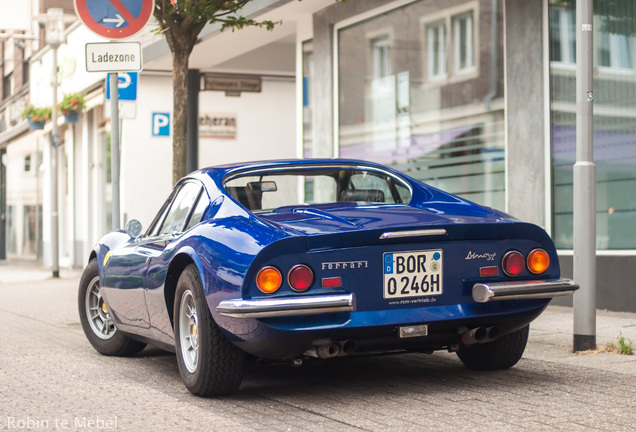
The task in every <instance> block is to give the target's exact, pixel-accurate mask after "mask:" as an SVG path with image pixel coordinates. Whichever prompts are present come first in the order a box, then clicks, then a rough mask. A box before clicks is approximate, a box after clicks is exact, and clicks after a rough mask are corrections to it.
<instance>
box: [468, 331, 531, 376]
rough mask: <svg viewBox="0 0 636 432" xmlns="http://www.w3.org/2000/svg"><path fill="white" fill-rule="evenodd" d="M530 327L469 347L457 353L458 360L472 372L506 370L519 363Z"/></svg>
mask: <svg viewBox="0 0 636 432" xmlns="http://www.w3.org/2000/svg"><path fill="white" fill-rule="evenodd" d="M529 332H530V326H529V325H527V326H525V327H523V328H522V329H519V330H517V331H515V332H512V333H510V334H507V335H504V336H501V337H500V338H499V339H497V340H495V341H493V342H487V343H484V344H479V345H471V346H467V347H464V348H462V349H460V350H459V351H457V356H458V357H459V359H460V360H461V361H462V363H464V365H466V367H468V368H469V369H473V370H480V371H491V370H499V369H508V368H511V367H513V366H514V365H516V364H517V362H519V360H520V359H521V356H522V355H523V352H524V351H525V349H526V344H527V343H528V333H529Z"/></svg>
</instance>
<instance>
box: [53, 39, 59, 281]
mask: <svg viewBox="0 0 636 432" xmlns="http://www.w3.org/2000/svg"><path fill="white" fill-rule="evenodd" d="M51 48H52V50H51V52H52V54H53V71H52V73H51V76H52V78H51V87H52V88H53V109H52V110H51V123H52V124H53V127H52V128H51V273H52V277H54V278H59V277H60V215H59V210H58V199H59V197H58V176H59V175H60V169H59V167H58V165H59V150H58V147H59V143H58V141H59V140H60V136H59V131H58V127H57V108H56V107H55V105H56V104H57V87H58V82H57V48H58V46H57V45H56V44H52V45H51Z"/></svg>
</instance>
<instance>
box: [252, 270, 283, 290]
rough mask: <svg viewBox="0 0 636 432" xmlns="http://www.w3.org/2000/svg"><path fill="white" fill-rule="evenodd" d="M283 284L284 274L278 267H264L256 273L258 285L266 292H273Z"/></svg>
mask: <svg viewBox="0 0 636 432" xmlns="http://www.w3.org/2000/svg"><path fill="white" fill-rule="evenodd" d="M282 284H283V275H282V274H281V273H280V271H279V270H278V269H277V268H276V267H271V266H267V267H263V268H262V269H260V270H259V271H258V274H257V275H256V286H257V287H258V289H259V290H261V291H263V292H264V293H265V294H271V293H274V292H276V291H278V289H279V288H280V286H281V285H282Z"/></svg>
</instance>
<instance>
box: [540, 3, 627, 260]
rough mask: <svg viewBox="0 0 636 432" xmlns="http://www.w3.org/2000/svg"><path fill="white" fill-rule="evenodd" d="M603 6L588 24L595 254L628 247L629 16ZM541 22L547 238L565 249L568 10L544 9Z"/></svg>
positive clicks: (571, 156) (570, 94)
mask: <svg viewBox="0 0 636 432" xmlns="http://www.w3.org/2000/svg"><path fill="white" fill-rule="evenodd" d="M604 4H605V6H606V7H604V8H603V9H604V12H603V13H604V14H606V15H602V16H601V15H595V16H594V23H593V28H594V29H595V33H594V35H593V39H594V41H595V42H594V44H595V49H594V58H593V63H594V83H593V87H594V95H595V97H594V136H593V142H594V162H595V164H596V217H597V228H596V232H597V241H596V243H597V248H598V249H600V250H604V249H605V250H608V249H614V250H616V249H636V231H634V228H633V227H634V223H636V70H635V68H634V47H635V43H636V39H635V34H634V28H635V26H634V23H635V22H636V15H635V11H634V9H633V7H631V5H628V4H627V3H625V2H623V3H621V2H617V3H615V4H614V5H613V6H612V5H610V4H609V2H604ZM621 5H623V7H622V8H621ZM627 6H630V7H627ZM549 17H550V23H549V24H550V25H549V28H550V60H551V63H550V101H551V133H552V142H551V144H552V174H553V175H552V192H553V193H552V198H553V202H552V211H553V218H552V224H553V227H552V236H553V238H554V240H555V243H556V245H557V247H559V248H562V249H571V248H572V247H573V229H574V228H573V188H574V184H573V166H574V163H575V162H576V87H575V86H576V80H575V71H574V69H573V66H574V62H575V60H576V59H575V57H574V53H575V52H576V41H575V34H574V32H575V30H574V29H575V28H576V25H575V12H574V11H573V10H568V9H565V8H563V7H557V6H554V5H551V6H550V13H549Z"/></svg>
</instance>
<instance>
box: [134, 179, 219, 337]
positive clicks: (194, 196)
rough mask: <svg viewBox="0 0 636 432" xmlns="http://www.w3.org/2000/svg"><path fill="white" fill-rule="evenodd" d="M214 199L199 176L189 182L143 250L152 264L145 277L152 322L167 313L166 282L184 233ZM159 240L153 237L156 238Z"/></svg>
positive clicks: (147, 301) (147, 303)
mask: <svg viewBox="0 0 636 432" xmlns="http://www.w3.org/2000/svg"><path fill="white" fill-rule="evenodd" d="M209 203H210V200H209V198H208V196H207V194H206V193H205V190H204V188H203V186H202V185H201V184H200V183H199V182H198V181H195V180H191V181H188V182H186V183H185V184H184V185H183V186H182V188H181V189H180V190H179V193H178V194H177V196H175V199H174V200H173V202H172V203H171V206H170V208H169V209H168V211H167V212H166V214H165V217H163V219H162V220H161V221H159V222H158V223H157V226H156V227H155V231H154V232H153V233H152V234H151V236H150V238H149V239H148V240H147V243H146V244H144V245H140V247H142V246H143V251H140V253H142V252H143V253H146V254H147V261H148V268H147V272H146V281H145V291H144V293H145V300H146V306H147V310H148V313H149V316H150V323H151V326H153V327H156V325H155V324H153V322H154V321H158V322H160V321H161V320H157V319H156V317H158V315H157V314H162V313H165V297H164V295H163V289H161V288H163V286H164V283H165V280H166V276H167V272H168V268H169V266H170V262H171V261H172V258H173V255H174V253H175V252H176V250H177V249H178V243H175V242H179V240H180V238H181V235H182V234H183V233H184V232H186V231H187V230H189V229H190V228H191V227H193V226H194V225H196V224H197V223H199V221H200V220H201V218H202V216H203V214H204V213H205V210H206V209H207V207H208V205H209ZM153 238H154V239H156V241H154V242H153V241H152V239H153Z"/></svg>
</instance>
